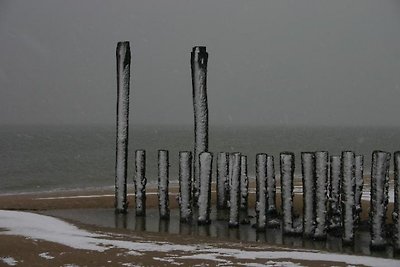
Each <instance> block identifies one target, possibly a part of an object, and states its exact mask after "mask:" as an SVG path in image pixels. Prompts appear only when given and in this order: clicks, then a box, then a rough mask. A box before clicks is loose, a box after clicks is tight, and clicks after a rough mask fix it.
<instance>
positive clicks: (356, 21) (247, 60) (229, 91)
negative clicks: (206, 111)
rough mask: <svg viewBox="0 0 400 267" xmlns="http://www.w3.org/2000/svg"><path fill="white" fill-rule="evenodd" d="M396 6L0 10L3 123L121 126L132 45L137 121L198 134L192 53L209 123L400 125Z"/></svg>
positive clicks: (174, 2) (371, 0) (2, 6)
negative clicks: (123, 80)
mask: <svg viewBox="0 0 400 267" xmlns="http://www.w3.org/2000/svg"><path fill="white" fill-rule="evenodd" d="M399 12H400V4H399V2H398V1H396V0H382V1H376V0H353V1H348V0H335V1H328V0H325V1H323V0H292V1H287V0H276V1H265V0H260V1H244V0H242V1H240V0H225V1H221V0H219V1H215V0H206V1H205V0H203V1H194V0H193V1H187V0H181V1H179V0H168V1H165V0H158V1H156V0H146V1H55V0H48V1H44V0H37V1H3V0H0V124H9V123H22V124H25V123H30V124H32V123H33V124H36V123H40V124H43V123H46V124H47V123H79V124H81V123H114V117H115V108H116V105H115V101H116V81H115V47H116V43H117V41H120V40H129V41H131V49H132V52H133V55H132V64H133V66H132V81H131V90H132V91H131V123H164V124H165V123H168V124H191V123H192V121H193V115H192V102H191V101H192V100H191V82H190V65H189V60H190V51H191V48H192V46H194V45H206V46H207V49H208V51H209V76H208V91H209V107H210V123H211V124H212V125H216V124H233V125H234V124H253V125H266V124H302V125H355V126H358V125H395V126H400V120H399V119H398V114H399V113H400V106H399V104H398V103H399V100H400V15H399V14H400V13H399Z"/></svg>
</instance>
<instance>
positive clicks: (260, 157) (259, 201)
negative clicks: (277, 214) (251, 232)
mask: <svg viewBox="0 0 400 267" xmlns="http://www.w3.org/2000/svg"><path fill="white" fill-rule="evenodd" d="M266 205H267V154H264V153H260V154H257V156H256V205H255V211H256V223H255V228H256V231H258V232H262V231H265V228H266V224H267V215H266V209H267V208H266V207H267V206H266Z"/></svg>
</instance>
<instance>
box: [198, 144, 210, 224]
mask: <svg viewBox="0 0 400 267" xmlns="http://www.w3.org/2000/svg"><path fill="white" fill-rule="evenodd" d="M212 158H213V157H212V154H211V153H209V152H203V153H201V154H200V155H199V162H200V166H199V167H200V181H201V183H200V191H199V199H198V206H199V217H198V220H197V222H198V224H210V223H211V221H210V211H211V175H212Z"/></svg>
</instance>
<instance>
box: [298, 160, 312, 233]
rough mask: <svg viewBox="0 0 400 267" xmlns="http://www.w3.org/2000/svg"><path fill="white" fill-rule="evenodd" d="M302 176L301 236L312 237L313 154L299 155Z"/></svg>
mask: <svg viewBox="0 0 400 267" xmlns="http://www.w3.org/2000/svg"><path fill="white" fill-rule="evenodd" d="M301 166H302V175H303V234H304V236H306V237H312V236H313V235H314V229H315V224H314V220H315V212H314V210H315V156H314V153H313V152H302V153H301Z"/></svg>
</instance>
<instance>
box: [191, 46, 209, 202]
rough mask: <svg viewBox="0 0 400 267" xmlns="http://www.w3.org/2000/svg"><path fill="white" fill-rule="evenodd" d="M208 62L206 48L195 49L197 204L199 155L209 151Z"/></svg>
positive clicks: (195, 178) (193, 68)
mask: <svg viewBox="0 0 400 267" xmlns="http://www.w3.org/2000/svg"><path fill="white" fill-rule="evenodd" d="M207 61H208V53H207V51H206V47H204V46H195V47H193V50H192V53H191V57H190V65H191V68H192V89H193V112H194V153H193V154H194V155H193V156H194V165H193V173H194V177H193V180H194V186H193V194H194V202H197V199H198V195H199V187H200V180H199V176H200V175H199V155H200V154H201V153H202V152H206V151H208V104H207ZM195 204H196V203H195Z"/></svg>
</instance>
